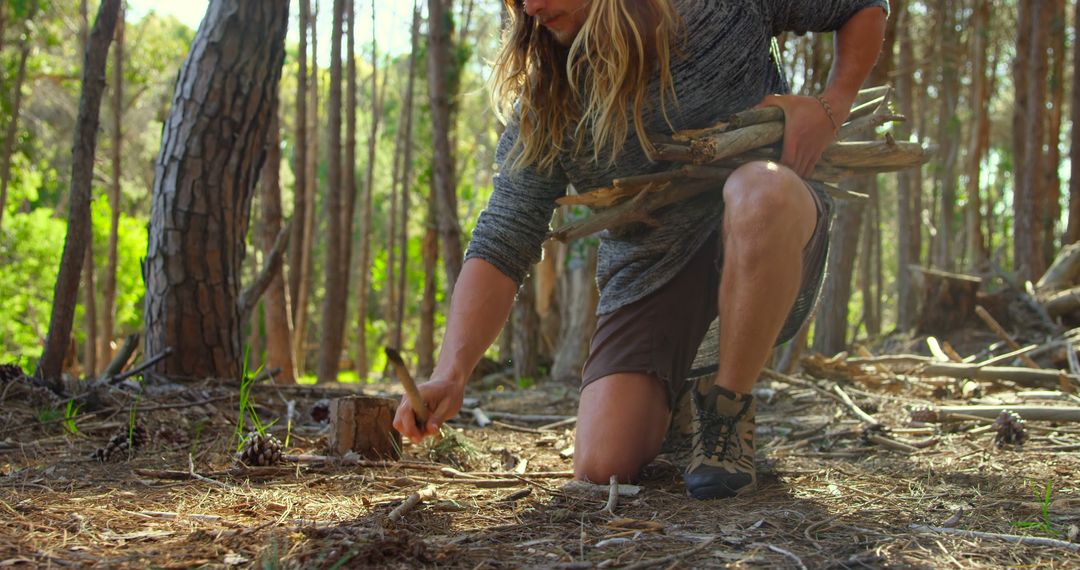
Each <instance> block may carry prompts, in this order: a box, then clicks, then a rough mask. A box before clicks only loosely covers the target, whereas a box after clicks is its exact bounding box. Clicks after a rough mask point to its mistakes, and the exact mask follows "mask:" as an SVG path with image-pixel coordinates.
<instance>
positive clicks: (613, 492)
mask: <svg viewBox="0 0 1080 570" xmlns="http://www.w3.org/2000/svg"><path fill="white" fill-rule="evenodd" d="M618 505H619V476H618V475H612V476H611V479H610V480H609V481H608V496H607V506H605V507H604V510H606V511H607V512H608V514H609V515H611V516H615V507H617V506H618Z"/></svg>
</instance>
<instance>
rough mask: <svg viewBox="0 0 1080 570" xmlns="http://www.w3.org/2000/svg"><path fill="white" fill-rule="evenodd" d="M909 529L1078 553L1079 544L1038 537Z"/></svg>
mask: <svg viewBox="0 0 1080 570" xmlns="http://www.w3.org/2000/svg"><path fill="white" fill-rule="evenodd" d="M911 529H912V530H914V531H916V532H936V533H940V534H951V535H954V536H963V537H967V538H982V539H986V540H1003V541H1005V542H1012V543H1015V544H1024V545H1028V546H1050V547H1053V548H1064V549H1067V550H1072V551H1080V543H1076V542H1065V541H1064V540H1057V539H1054V538H1042V537H1039V536H1020V535H1016V534H1000V533H996V532H982V531H977V530H963V529H959V528H946V527H940V526H927V525H921V524H913V525H911Z"/></svg>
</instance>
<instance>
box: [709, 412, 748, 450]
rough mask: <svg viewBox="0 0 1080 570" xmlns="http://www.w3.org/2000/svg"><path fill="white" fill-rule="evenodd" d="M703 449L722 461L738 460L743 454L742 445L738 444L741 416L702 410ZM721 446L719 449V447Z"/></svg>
mask: <svg viewBox="0 0 1080 570" xmlns="http://www.w3.org/2000/svg"><path fill="white" fill-rule="evenodd" d="M700 422H701V423H700V425H701V449H702V451H704V452H705V453H706V454H708V455H715V456H716V457H717V459H718V460H719V461H721V462H723V461H726V460H728V459H732V460H737V459H738V458H739V457H740V456H741V455H742V446H740V445H738V442H737V441H734V440H736V439H737V438H738V429H737V428H736V426H737V424H738V422H739V416H727V415H721V414H717V413H716V412H713V411H710V410H701V416H700ZM718 447H719V449H718Z"/></svg>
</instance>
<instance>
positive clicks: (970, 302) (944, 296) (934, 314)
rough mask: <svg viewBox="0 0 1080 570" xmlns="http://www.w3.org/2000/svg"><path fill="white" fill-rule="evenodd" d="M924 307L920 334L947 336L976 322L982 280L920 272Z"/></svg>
mask: <svg viewBox="0 0 1080 570" xmlns="http://www.w3.org/2000/svg"><path fill="white" fill-rule="evenodd" d="M918 271H919V273H921V274H922V291H923V295H922V306H921V309H920V313H919V320H918V323H917V324H916V326H915V332H916V334H943V333H947V332H949V331H952V330H956V329H958V328H963V327H964V326H965V325H966V324H968V323H970V322H972V321H973V320H974V319H975V297H976V295H977V293H978V292H979V285H981V284H982V279H980V278H978V277H973V276H971V275H960V274H956V273H947V272H944V271H938V270H935V269H925V268H919V269H918Z"/></svg>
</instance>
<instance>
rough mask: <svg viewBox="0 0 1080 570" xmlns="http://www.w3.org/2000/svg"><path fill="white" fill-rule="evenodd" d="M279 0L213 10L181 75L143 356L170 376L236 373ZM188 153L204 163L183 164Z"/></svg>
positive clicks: (155, 229)
mask: <svg viewBox="0 0 1080 570" xmlns="http://www.w3.org/2000/svg"><path fill="white" fill-rule="evenodd" d="M288 16H289V14H288V2H287V1H286V0H270V1H259V2H252V1H242V0H220V1H216V2H213V3H211V4H210V6H209V9H208V11H207V14H206V16H205V18H204V20H203V22H202V25H200V26H199V31H198V33H197V35H196V37H195V41H194V43H193V45H192V48H191V52H190V54H189V55H188V58H187V60H186V61H185V62H184V66H183V67H182V68H181V70H180V76H179V77H178V79H177V83H176V85H177V89H176V94H175V97H174V99H173V104H172V109H171V110H170V112H169V116H168V119H167V121H166V126H165V128H164V131H163V133H162V144H161V151H160V154H159V157H158V161H157V164H156V173H157V174H156V176H155V178H154V187H153V204H152V208H151V216H150V243H149V250H148V252H147V258H146V313H145V319H146V354H147V355H156V354H159V353H161V352H163V351H164V350H165V349H166V347H169V348H172V350H173V353H172V355H171V356H170V357H168V358H165V359H163V360H162V361H161V362H160V363H159V364H157V365H156V366H155V371H156V372H158V373H160V374H166V375H179V376H188V377H217V378H221V377H236V376H238V375H239V374H240V370H241V365H242V361H243V351H242V349H241V342H240V340H241V334H242V327H243V326H244V323H243V322H241V312H240V307H239V304H238V301H239V297H240V266H241V262H242V261H243V257H244V253H245V248H244V241H245V240H244V236H245V235H246V233H247V228H248V223H249V214H250V207H251V195H252V191H253V189H254V186H255V184H256V182H257V181H258V176H259V173H260V172H261V169H262V164H263V161H264V159H265V141H266V133H267V130H268V128H269V124H270V116H271V113H272V111H273V101H274V93H276V90H277V84H278V80H279V78H280V77H281V68H282V63H283V61H284V57H285V46H284V40H285V29H286V25H287V23H288ZM189 153H194V156H199V157H201V160H186V158H187V157H188V156H189Z"/></svg>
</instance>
